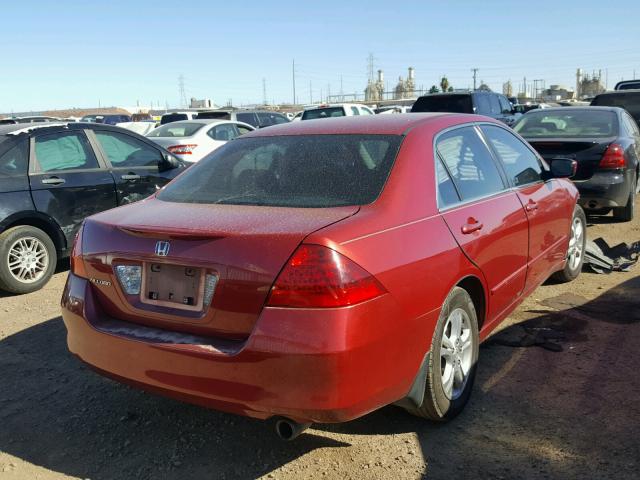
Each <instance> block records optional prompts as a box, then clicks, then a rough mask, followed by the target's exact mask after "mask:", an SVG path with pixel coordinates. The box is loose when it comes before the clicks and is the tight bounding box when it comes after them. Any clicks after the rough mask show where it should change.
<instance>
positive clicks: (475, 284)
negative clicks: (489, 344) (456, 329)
mask: <svg viewBox="0 0 640 480" xmlns="http://www.w3.org/2000/svg"><path fill="white" fill-rule="evenodd" d="M457 286H458V287H460V288H464V289H465V290H466V291H467V293H468V294H469V296H470V297H471V300H472V301H473V305H474V307H475V308H476V315H477V316H478V330H480V329H481V328H482V325H483V324H484V320H485V316H486V304H487V302H486V298H485V294H484V287H483V286H482V282H480V280H479V279H478V278H477V277H467V278H465V279H463V280H461V281H460V282H459V283H458V285H457Z"/></svg>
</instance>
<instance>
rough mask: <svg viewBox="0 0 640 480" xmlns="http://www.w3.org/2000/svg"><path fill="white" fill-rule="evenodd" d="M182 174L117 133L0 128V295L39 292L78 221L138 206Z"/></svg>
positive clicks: (135, 139)
mask: <svg viewBox="0 0 640 480" xmlns="http://www.w3.org/2000/svg"><path fill="white" fill-rule="evenodd" d="M184 168H186V166H185V164H184V163H183V162H182V161H180V160H178V159H177V158H175V157H174V156H173V155H171V154H170V153H168V152H166V151H165V150H163V149H162V148H161V147H159V146H158V145H156V144H155V143H153V142H151V141H150V140H148V139H146V138H145V137H143V136H140V135H138V134H136V133H133V132H131V131H129V130H125V129H122V128H118V127H113V126H109V125H101V124H89V123H68V124H55V125H51V126H47V124H41V125H37V126H36V125H32V126H28V127H25V125H3V126H0V289H3V290H7V291H9V292H12V293H27V292H31V291H34V290H37V289H39V288H41V287H42V286H43V285H44V284H45V283H46V282H47V281H48V280H49V278H50V277H51V275H52V274H53V272H54V270H55V267H56V261H57V259H59V258H62V257H65V256H68V255H69V253H70V252H69V250H70V248H71V245H72V243H73V239H74V236H75V234H76V232H77V230H78V228H79V227H80V225H81V223H82V221H83V220H84V218H85V217H87V216H89V215H92V214H94V213H98V212H101V211H103V210H108V209H110V208H113V207H117V206H118V205H123V204H126V203H131V202H135V201H137V200H141V199H143V198H145V197H147V196H149V195H150V194H152V193H154V192H155V191H156V190H158V189H159V188H160V187H162V186H163V185H164V184H165V183H167V182H168V181H169V180H171V179H172V178H174V177H175V176H176V175H178V174H179V173H180V172H182V171H183V170H184Z"/></svg>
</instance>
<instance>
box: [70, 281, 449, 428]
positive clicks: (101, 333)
mask: <svg viewBox="0 0 640 480" xmlns="http://www.w3.org/2000/svg"><path fill="white" fill-rule="evenodd" d="M62 312H63V318H64V322H65V325H66V327H67V330H68V336H67V340H68V345H69V349H70V350H71V352H73V353H74V354H76V355H77V356H78V357H79V358H80V359H81V360H83V361H84V362H86V363H87V364H89V365H90V366H92V367H93V368H94V369H96V370H98V371H99V372H100V373H102V374H104V375H107V376H109V377H112V378H114V379H116V380H119V381H121V382H124V383H129V384H132V385H134V386H138V387H141V388H143V389H146V390H149V391H153V392H156V393H160V394H163V395H166V396H170V397H173V398H176V399H179V400H183V401H187V402H190V403H195V404H198V405H202V406H206V407H209V408H214V409H217V410H223V411H228V412H232V413H237V414H241V415H247V416H251V417H255V418H262V419H266V418H269V417H271V416H275V415H279V416H285V417H289V418H291V419H293V420H296V421H299V422H320V423H330V422H343V421H347V420H351V419H353V418H357V417H359V416H362V415H364V414H366V413H368V412H370V411H372V410H375V409H377V408H379V407H381V406H384V405H387V404H390V403H393V402H395V401H397V400H399V399H401V398H402V397H404V396H405V395H406V394H407V392H408V391H409V389H410V387H411V384H412V382H413V380H414V377H415V375H416V373H417V371H418V368H419V365H420V362H421V360H422V358H423V356H424V354H425V352H426V351H427V349H428V346H429V344H430V339H431V336H432V334H433V328H434V326H435V322H436V320H437V315H438V312H437V311H434V312H431V313H430V314H428V315H426V316H424V317H422V318H420V319H416V320H414V321H411V322H406V324H404V325H403V324H402V321H401V320H400V316H399V309H398V307H397V305H396V303H395V301H394V300H393V299H392V297H391V296H390V295H388V294H387V295H384V296H382V297H379V298H377V299H374V300H371V301H369V302H365V303H362V304H359V305H356V306H353V307H349V308H342V309H332V310H330V311H327V310H322V309H316V310H295V309H277V308H265V309H264V310H263V312H262V314H261V316H260V318H259V319H258V321H257V323H256V326H255V328H254V331H253V332H252V334H251V336H250V337H249V338H248V339H247V340H246V341H242V342H240V341H228V340H220V339H213V338H198V337H194V336H188V335H183V334H180V333H175V332H168V331H165V330H156V329H151V328H148V327H143V326H140V325H137V324H133V323H129V322H122V321H119V320H114V319H111V318H109V317H107V316H106V315H104V313H102V312H101V309H100V306H99V304H98V302H97V300H96V298H95V297H94V295H93V293H92V287H91V285H90V283H89V282H88V281H86V280H84V279H82V278H79V277H76V276H75V275H73V274H71V273H70V274H69V278H68V280H67V284H66V286H65V290H64V293H63V298H62Z"/></svg>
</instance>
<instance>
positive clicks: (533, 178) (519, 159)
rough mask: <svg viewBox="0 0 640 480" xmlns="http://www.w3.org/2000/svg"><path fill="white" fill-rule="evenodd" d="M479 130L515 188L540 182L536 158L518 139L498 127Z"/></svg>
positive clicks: (539, 170)
mask: <svg viewBox="0 0 640 480" xmlns="http://www.w3.org/2000/svg"><path fill="white" fill-rule="evenodd" d="M480 128H481V130H482V131H483V133H484V134H485V136H486V137H487V140H488V141H489V144H490V145H491V147H493V149H494V150H495V152H496V154H497V156H498V158H499V159H500V161H501V162H502V165H503V166H504V169H505V171H506V172H507V176H508V177H509V178H510V179H511V181H512V182H513V184H514V185H515V186H516V187H518V186H520V185H527V184H529V183H534V182H539V181H541V180H542V167H541V166H540V162H539V161H538V157H536V155H535V154H534V153H533V152H532V151H531V150H529V148H527V146H526V145H525V144H524V143H522V141H521V140H520V139H519V138H518V137H516V136H515V135H513V134H512V133H510V132H508V131H506V130H505V129H503V128H500V127H492V126H489V125H483V126H482V127H480Z"/></svg>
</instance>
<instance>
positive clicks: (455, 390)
mask: <svg viewBox="0 0 640 480" xmlns="http://www.w3.org/2000/svg"><path fill="white" fill-rule="evenodd" d="M456 325H459V326H460V328H459V329H458V331H457V332H456V331H455V329H456ZM478 350H479V336H478V318H477V315H476V309H475V306H474V304H473V300H471V297H470V296H469V293H467V291H466V290H465V289H463V288H460V287H455V288H454V289H453V290H452V291H451V293H449V295H448V296H447V298H446V300H445V301H444V304H443V306H442V310H441V312H440V317H439V318H438V323H437V325H436V329H435V332H434V334H433V339H432V342H431V350H430V355H429V360H428V362H427V368H426V372H425V374H426V379H425V382H424V384H425V388H424V394H423V398H422V403H421V405H420V406H419V407H413V406H412V407H405V408H406V410H407V411H408V412H409V413H411V414H413V415H416V416H418V417H422V418H426V419H429V420H433V421H438V422H442V421H446V420H449V419H451V418H453V417H455V416H456V415H458V414H459V413H460V412H461V411H462V409H463V408H464V406H465V405H466V403H467V401H468V400H469V396H470V395H471V390H472V389H473V382H474V379H475V375H476V364H477V362H478ZM465 372H466V373H465Z"/></svg>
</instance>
